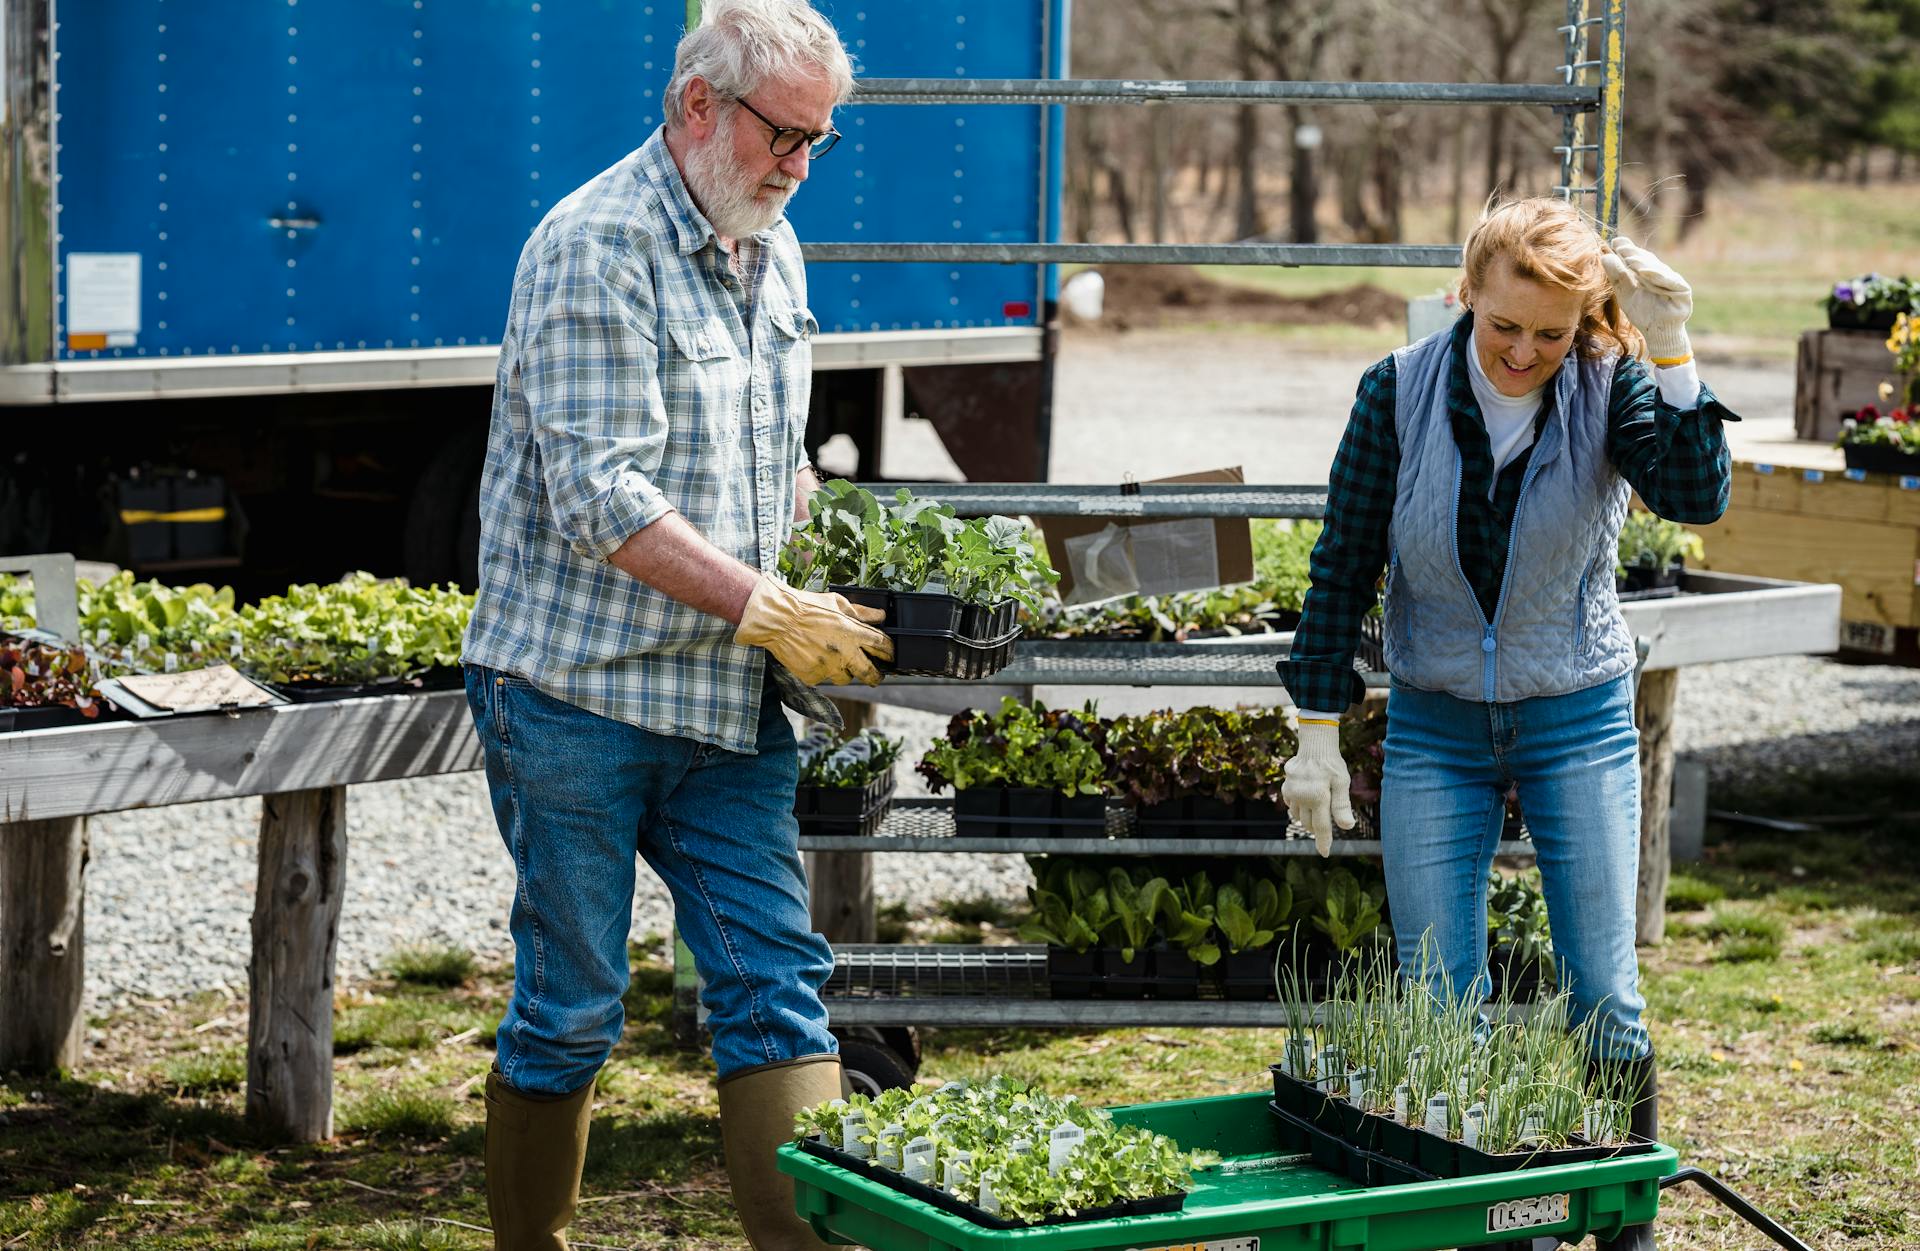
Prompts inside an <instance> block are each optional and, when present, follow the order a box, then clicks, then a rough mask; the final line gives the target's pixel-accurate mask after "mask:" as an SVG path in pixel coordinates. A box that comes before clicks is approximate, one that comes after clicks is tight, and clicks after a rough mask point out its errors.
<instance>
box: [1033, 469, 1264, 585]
mask: <svg viewBox="0 0 1920 1251" xmlns="http://www.w3.org/2000/svg"><path fill="white" fill-rule="evenodd" d="M1246 480H1247V479H1246V474H1245V473H1244V472H1243V471H1242V470H1241V469H1240V467H1239V466H1237V465H1236V466H1234V467H1233V468H1231V469H1210V470H1206V471H1204V472H1201V473H1190V474H1179V475H1176V476H1174V477H1171V478H1154V479H1151V481H1152V482H1154V483H1169V482H1194V483H1204V482H1213V483H1244V482H1245V481H1246ZM1116 491H1117V488H1116ZM1034 523H1035V524H1036V525H1038V526H1039V527H1040V530H1041V532H1042V533H1043V534H1045V536H1046V540H1047V555H1048V558H1049V559H1050V560H1052V562H1053V567H1054V568H1055V569H1058V570H1059V571H1060V599H1061V602H1062V603H1067V604H1088V603H1093V602H1095V601H1098V600H1103V599H1112V598H1114V597H1116V596H1120V595H1167V594H1171V593H1173V592H1175V591H1201V590H1209V589H1211V588H1213V587H1216V586H1229V585H1231V584H1233V583H1235V582H1248V581H1251V580H1252V578H1253V530H1252V528H1251V527H1250V526H1249V525H1248V524H1247V519H1246V518H1245V517H1139V516H1133V517H1129V516H1124V515H1114V516H1097V515H1082V516H1072V517H1035V518H1034Z"/></svg>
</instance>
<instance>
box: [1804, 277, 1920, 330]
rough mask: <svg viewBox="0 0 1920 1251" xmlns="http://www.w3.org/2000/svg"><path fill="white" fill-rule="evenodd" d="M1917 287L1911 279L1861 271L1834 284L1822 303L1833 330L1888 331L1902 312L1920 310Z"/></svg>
mask: <svg viewBox="0 0 1920 1251" xmlns="http://www.w3.org/2000/svg"><path fill="white" fill-rule="evenodd" d="M1916 297H1920V289H1917V284H1915V283H1914V282H1912V281H1911V280H1909V279H1907V278H1905V277H1901V278H1887V277H1884V276H1883V275H1880V274H1862V275H1861V276H1860V277H1858V278H1849V279H1846V280H1845V281H1843V282H1836V283H1834V284H1833V290H1832V291H1831V292H1829V293H1828V295H1827V298H1826V301H1825V305H1826V310H1827V325H1828V326H1829V327H1830V328H1832V329H1834V330H1891V329H1892V328H1893V325H1894V322H1895V320H1896V319H1897V318H1898V317H1899V316H1900V315H1901V314H1902V313H1911V312H1920V309H1917V308H1916V307H1915V299H1916Z"/></svg>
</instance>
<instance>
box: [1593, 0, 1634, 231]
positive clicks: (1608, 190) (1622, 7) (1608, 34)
mask: <svg viewBox="0 0 1920 1251" xmlns="http://www.w3.org/2000/svg"><path fill="white" fill-rule="evenodd" d="M1604 3H1605V4H1606V24H1605V25H1604V26H1603V27H1602V28H1601V34H1602V38H1603V39H1604V41H1605V43H1604V46H1603V47H1602V49H1601V52H1600V57H1599V60H1600V124H1599V130H1598V133H1597V134H1596V135H1595V136H1594V141H1595V142H1596V143H1597V144H1598V145H1599V153H1598V161H1599V165H1598V168H1597V169H1596V170H1595V171H1594V196H1595V204H1594V209H1593V213H1594V216H1595V217H1598V218H1599V219H1600V220H1601V221H1603V222H1605V223H1606V234H1607V236H1608V237H1609V238H1611V237H1612V235H1613V232H1614V230H1615V228H1616V227H1618V226H1619V224H1620V142H1621V130H1622V125H1623V122H1624V119H1625V111H1626V94H1627V0H1604Z"/></svg>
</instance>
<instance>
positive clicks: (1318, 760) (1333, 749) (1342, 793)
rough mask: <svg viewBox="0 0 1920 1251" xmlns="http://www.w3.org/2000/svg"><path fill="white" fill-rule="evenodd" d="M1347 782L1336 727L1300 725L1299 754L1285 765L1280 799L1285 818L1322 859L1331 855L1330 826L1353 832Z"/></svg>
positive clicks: (1345, 767) (1350, 800) (1348, 783)
mask: <svg viewBox="0 0 1920 1251" xmlns="http://www.w3.org/2000/svg"><path fill="white" fill-rule="evenodd" d="M1351 781H1352V779H1350V778H1349V777H1348V776H1347V762H1346V761H1344V760H1342V759H1341V758H1340V727H1339V726H1337V725H1314V724H1311V723H1309V724H1305V725H1302V726H1301V727H1300V750H1299V751H1297V752H1295V753H1294V757H1293V759H1292V760H1289V761H1287V781H1286V784H1285V785H1284V786H1282V787H1281V788H1280V797H1281V798H1282V799H1284V800H1286V801H1287V816H1289V817H1290V818H1292V819H1293V820H1294V821H1295V822H1296V823H1298V824H1300V825H1303V826H1305V827H1306V828H1307V832H1308V833H1310V834H1312V835H1313V846H1314V848H1315V850H1317V851H1318V852H1319V853H1320V854H1321V855H1323V856H1325V855H1329V854H1331V853H1332V851H1333V827H1334V826H1336V825H1337V826H1339V827H1340V828H1341V829H1343V830H1350V829H1352V828H1353V801H1352V799H1351V798H1349V796H1348V794H1347V787H1348V786H1349V785H1350V784H1351ZM1329 817H1331V820H1329Z"/></svg>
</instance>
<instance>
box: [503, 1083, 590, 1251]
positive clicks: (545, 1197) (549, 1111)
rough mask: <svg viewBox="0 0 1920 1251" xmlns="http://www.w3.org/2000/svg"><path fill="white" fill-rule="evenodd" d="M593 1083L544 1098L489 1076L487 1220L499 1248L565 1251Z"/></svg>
mask: <svg viewBox="0 0 1920 1251" xmlns="http://www.w3.org/2000/svg"><path fill="white" fill-rule="evenodd" d="M592 1113H593V1083H592V1082H588V1083H587V1084H586V1085H585V1086H582V1087H581V1088H580V1089H579V1090H576V1091H574V1092H573V1093H572V1094H570V1095H560V1096H557V1097H553V1098H542V1097H540V1096H538V1095H528V1094H524V1093H522V1092H520V1091H518V1090H515V1089H514V1088H513V1087H511V1086H509V1085H507V1083H506V1079H505V1078H503V1077H501V1076H500V1071H499V1070H498V1069H495V1070H493V1071H492V1072H489V1073H488V1074H487V1216H488V1217H489V1218H490V1219H491V1220H492V1222H493V1246H494V1251H566V1245H567V1235H566V1232H565V1231H566V1228H567V1223H568V1222H569V1221H571V1220H572V1219H573V1208H574V1205H575V1204H576V1203H578V1202H579V1201H580V1166H581V1165H582V1164H583V1163H585V1161H586V1158H587V1122H588V1120H589V1119H591V1117H592Z"/></svg>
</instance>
